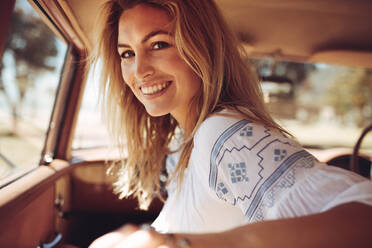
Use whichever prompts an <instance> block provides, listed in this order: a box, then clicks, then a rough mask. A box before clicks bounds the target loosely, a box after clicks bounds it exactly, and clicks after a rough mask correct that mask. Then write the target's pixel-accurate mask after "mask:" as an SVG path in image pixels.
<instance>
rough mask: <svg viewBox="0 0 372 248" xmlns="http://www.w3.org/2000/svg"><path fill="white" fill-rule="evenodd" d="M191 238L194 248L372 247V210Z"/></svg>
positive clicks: (348, 207) (342, 210)
mask: <svg viewBox="0 0 372 248" xmlns="http://www.w3.org/2000/svg"><path fill="white" fill-rule="evenodd" d="M185 236H188V235H185ZM189 238H190V240H192V243H193V246H192V247H193V248H199V247H229V248H240V247H255V248H266V247H278V246H280V247H287V248H291V247H296V248H298V247H301V248H306V247H311V248H313V247H317V248H321V247H327V248H329V247H338V248H342V247H372V207H370V206H367V205H364V204H359V203H349V204H344V205H341V206H338V207H336V208H334V209H331V210H329V211H327V212H324V213H320V214H315V215H310V216H305V217H299V218H291V219H283V220H274V221H264V222H258V223H254V224H248V225H245V226H242V227H238V228H235V229H232V230H230V231H227V232H224V233H220V234H211V235H210V237H208V236H205V237H204V235H190V236H189ZM193 241H194V242H193Z"/></svg>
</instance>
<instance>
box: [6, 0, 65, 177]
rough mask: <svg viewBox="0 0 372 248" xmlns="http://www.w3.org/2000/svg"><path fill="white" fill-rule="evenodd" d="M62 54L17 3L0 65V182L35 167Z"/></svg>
mask: <svg viewBox="0 0 372 248" xmlns="http://www.w3.org/2000/svg"><path fill="white" fill-rule="evenodd" d="M66 51H67V46H66V44H65V43H63V42H61V41H60V40H58V38H57V37H56V36H55V35H54V34H53V32H52V31H51V30H50V29H49V28H48V27H47V26H46V25H45V24H44V23H43V22H42V19H41V18H40V16H39V15H38V13H37V12H36V11H35V10H34V9H33V8H32V7H31V6H30V5H29V3H28V2H27V1H26V0H17V1H16V5H15V8H14V11H13V14H12V17H11V24H10V27H9V32H8V37H7V40H6V44H5V48H4V52H3V54H2V57H1V60H0V180H1V179H4V178H6V177H7V176H9V175H11V174H12V173H14V172H20V171H26V170H29V169H31V168H33V167H36V166H37V165H38V164H39V161H40V157H41V152H42V149H43V145H44V140H45V136H46V132H47V129H48V125H49V121H50V117H51V113H52V110H53V105H54V100H55V96H56V91H57V87H58V83H59V78H60V73H61V69H62V66H63V62H64V57H65V54H66Z"/></svg>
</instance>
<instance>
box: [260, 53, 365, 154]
mask: <svg viewBox="0 0 372 248" xmlns="http://www.w3.org/2000/svg"><path fill="white" fill-rule="evenodd" d="M253 63H254V64H255V65H256V67H257V70H258V72H259V74H260V76H261V78H262V84H261V85H262V89H263V92H264V96H265V99H266V101H267V103H268V107H269V109H270V111H271V113H272V114H273V116H274V117H275V119H276V120H278V121H279V122H280V123H281V124H282V125H283V126H284V127H285V128H286V129H287V130H288V131H289V132H290V133H292V134H293V135H294V136H295V137H296V138H297V139H298V140H299V141H300V142H301V143H302V144H303V145H304V146H306V147H310V148H334V147H346V148H351V147H353V146H354V145H355V143H356V142H357V139H358V137H359V136H360V134H361V132H362V129H363V128H365V127H366V126H368V125H370V124H371V123H372V71H371V70H368V69H364V68H351V67H345V66H336V65H328V64H303V63H295V62H288V61H279V62H275V61H273V60H271V59H260V60H253ZM363 147H364V148H365V149H367V150H369V151H372V135H368V136H366V138H365V139H364V141H363Z"/></svg>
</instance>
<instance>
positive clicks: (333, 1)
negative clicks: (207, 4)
mask: <svg viewBox="0 0 372 248" xmlns="http://www.w3.org/2000/svg"><path fill="white" fill-rule="evenodd" d="M44 2H49V4H47V5H49V6H48V7H50V5H51V4H50V2H53V1H44ZM104 2H105V0H56V1H55V3H56V4H57V5H59V6H58V7H59V11H60V12H62V14H63V15H64V18H65V20H63V18H61V17H59V21H60V22H61V23H62V24H63V23H64V24H63V25H64V26H68V25H70V31H69V32H70V33H74V35H73V36H74V37H73V40H74V42H75V43H79V44H80V45H79V46H80V47H85V48H88V50H89V49H91V47H92V44H93V43H94V36H95V35H97V33H96V30H95V28H94V27H95V21H96V18H97V16H98V12H99V8H100V6H101V5H102V4H103V3H104ZM216 2H217V4H218V6H219V7H220V9H221V10H222V12H223V14H224V15H225V17H226V19H227V22H228V23H229V24H230V25H231V27H232V29H233V30H234V32H235V33H236V34H237V35H238V37H239V38H240V40H241V41H242V43H243V45H244V46H245V48H246V50H247V51H248V54H250V55H251V56H253V57H263V56H270V57H275V58H279V59H287V60H293V61H302V62H324V63H331V64H332V63H333V64H341V65H348V66H361V67H368V68H372V32H371V31H372V15H371V13H372V1H370V0H312V1H309V0H281V1H278V0H216ZM54 12H55V11H54ZM51 14H52V15H55V16H56V13H53V12H52V13H51ZM63 15H61V16H63ZM57 19H58V18H57ZM67 22H69V23H67ZM67 24H68V25H67Z"/></svg>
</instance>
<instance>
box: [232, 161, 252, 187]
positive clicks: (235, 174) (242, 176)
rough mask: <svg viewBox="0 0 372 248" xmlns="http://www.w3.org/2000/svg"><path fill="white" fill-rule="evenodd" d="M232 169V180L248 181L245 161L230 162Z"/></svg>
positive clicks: (234, 181) (235, 181)
mask: <svg viewBox="0 0 372 248" xmlns="http://www.w3.org/2000/svg"><path fill="white" fill-rule="evenodd" d="M228 167H229V169H230V176H231V182H232V183H237V182H243V181H244V182H248V177H247V170H246V165H245V163H244V162H240V163H231V164H228Z"/></svg>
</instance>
